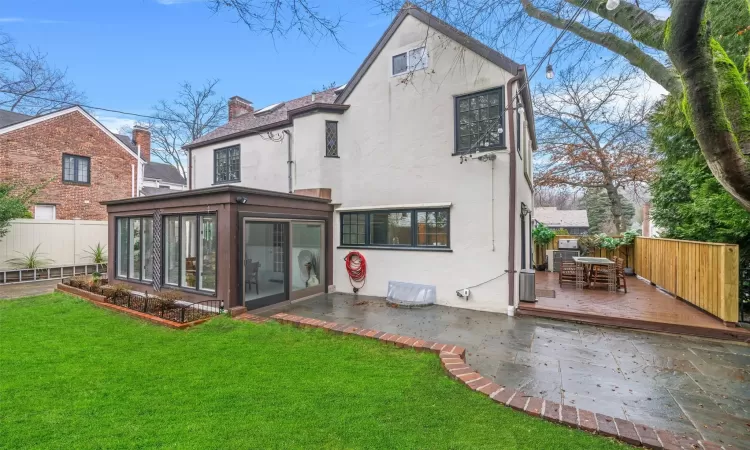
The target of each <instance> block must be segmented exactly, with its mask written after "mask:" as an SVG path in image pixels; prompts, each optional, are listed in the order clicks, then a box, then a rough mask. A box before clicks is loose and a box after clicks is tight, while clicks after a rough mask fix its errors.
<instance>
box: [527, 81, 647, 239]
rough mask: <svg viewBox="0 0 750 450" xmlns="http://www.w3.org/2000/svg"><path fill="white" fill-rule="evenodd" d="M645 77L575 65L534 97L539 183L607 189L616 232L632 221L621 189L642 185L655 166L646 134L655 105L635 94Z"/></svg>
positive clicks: (537, 182)
mask: <svg viewBox="0 0 750 450" xmlns="http://www.w3.org/2000/svg"><path fill="white" fill-rule="evenodd" d="M641 78H642V77H640V76H636V74H635V73H634V72H633V71H630V72H622V73H619V74H617V75H605V76H601V77H594V76H593V75H592V74H591V72H590V71H588V72H587V71H583V70H580V69H576V68H571V69H568V70H565V71H563V72H562V73H561V74H560V77H559V81H557V82H556V83H555V84H553V85H551V86H548V87H542V88H541V89H540V90H539V93H538V95H537V96H536V98H535V104H536V108H537V111H536V112H537V118H538V122H537V123H538V126H537V130H538V131H537V139H538V141H539V150H538V153H537V155H538V156H537V158H538V160H539V161H542V163H541V164H540V165H539V172H538V174H537V175H536V176H535V182H536V184H537V185H539V186H547V187H569V188H599V189H603V190H604V191H606V193H607V196H608V198H609V203H610V205H609V206H610V210H611V212H612V219H613V222H614V225H615V227H616V229H617V230H616V231H617V232H618V233H620V232H622V231H624V230H625V229H626V228H627V225H628V224H626V223H624V221H623V220H622V217H623V202H622V192H623V190H625V189H630V190H635V191H638V190H639V189H643V188H644V187H645V186H646V185H647V184H648V182H649V181H650V179H651V177H652V175H653V172H654V168H655V164H656V159H655V157H654V155H653V154H652V152H651V150H650V141H649V138H648V132H647V122H648V117H649V113H650V111H651V105H650V103H649V102H648V101H646V100H644V99H639V98H638V94H636V93H634V92H636V87H637V85H638V83H640V82H641Z"/></svg>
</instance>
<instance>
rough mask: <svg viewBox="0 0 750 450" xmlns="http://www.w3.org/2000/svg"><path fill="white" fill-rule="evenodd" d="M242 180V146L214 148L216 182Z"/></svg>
mask: <svg viewBox="0 0 750 450" xmlns="http://www.w3.org/2000/svg"><path fill="white" fill-rule="evenodd" d="M237 181H240V146H239V145H235V146H232V147H225V148H218V149H216V150H214V184H219V183H234V182H237Z"/></svg>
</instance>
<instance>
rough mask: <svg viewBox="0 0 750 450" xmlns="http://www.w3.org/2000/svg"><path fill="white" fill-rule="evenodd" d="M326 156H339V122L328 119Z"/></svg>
mask: <svg viewBox="0 0 750 450" xmlns="http://www.w3.org/2000/svg"><path fill="white" fill-rule="evenodd" d="M326 156H328V157H338V156H339V123H338V122H333V121H330V120H326Z"/></svg>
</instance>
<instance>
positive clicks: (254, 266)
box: [245, 259, 260, 295]
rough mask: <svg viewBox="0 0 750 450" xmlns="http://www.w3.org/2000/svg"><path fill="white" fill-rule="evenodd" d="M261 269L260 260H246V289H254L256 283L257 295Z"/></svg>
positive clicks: (256, 293)
mask: <svg viewBox="0 0 750 450" xmlns="http://www.w3.org/2000/svg"><path fill="white" fill-rule="evenodd" d="M259 269H260V263H259V262H253V260H252V259H248V260H247V261H246V262H245V289H246V290H250V291H252V289H253V284H254V285H255V295H259V294H258V270H259Z"/></svg>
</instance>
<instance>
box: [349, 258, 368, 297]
mask: <svg viewBox="0 0 750 450" xmlns="http://www.w3.org/2000/svg"><path fill="white" fill-rule="evenodd" d="M344 261H345V262H346V272H347V273H348V274H349V284H351V285H352V288H353V289H354V293H355V294H356V293H357V291H359V290H360V289H362V288H363V287H364V286H365V279H366V278H367V261H366V260H365V257H364V256H363V255H362V254H361V253H360V252H349V254H347V255H346V257H344ZM355 283H362V285H361V286H359V287H357V286H355V285H354V284H355Z"/></svg>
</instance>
